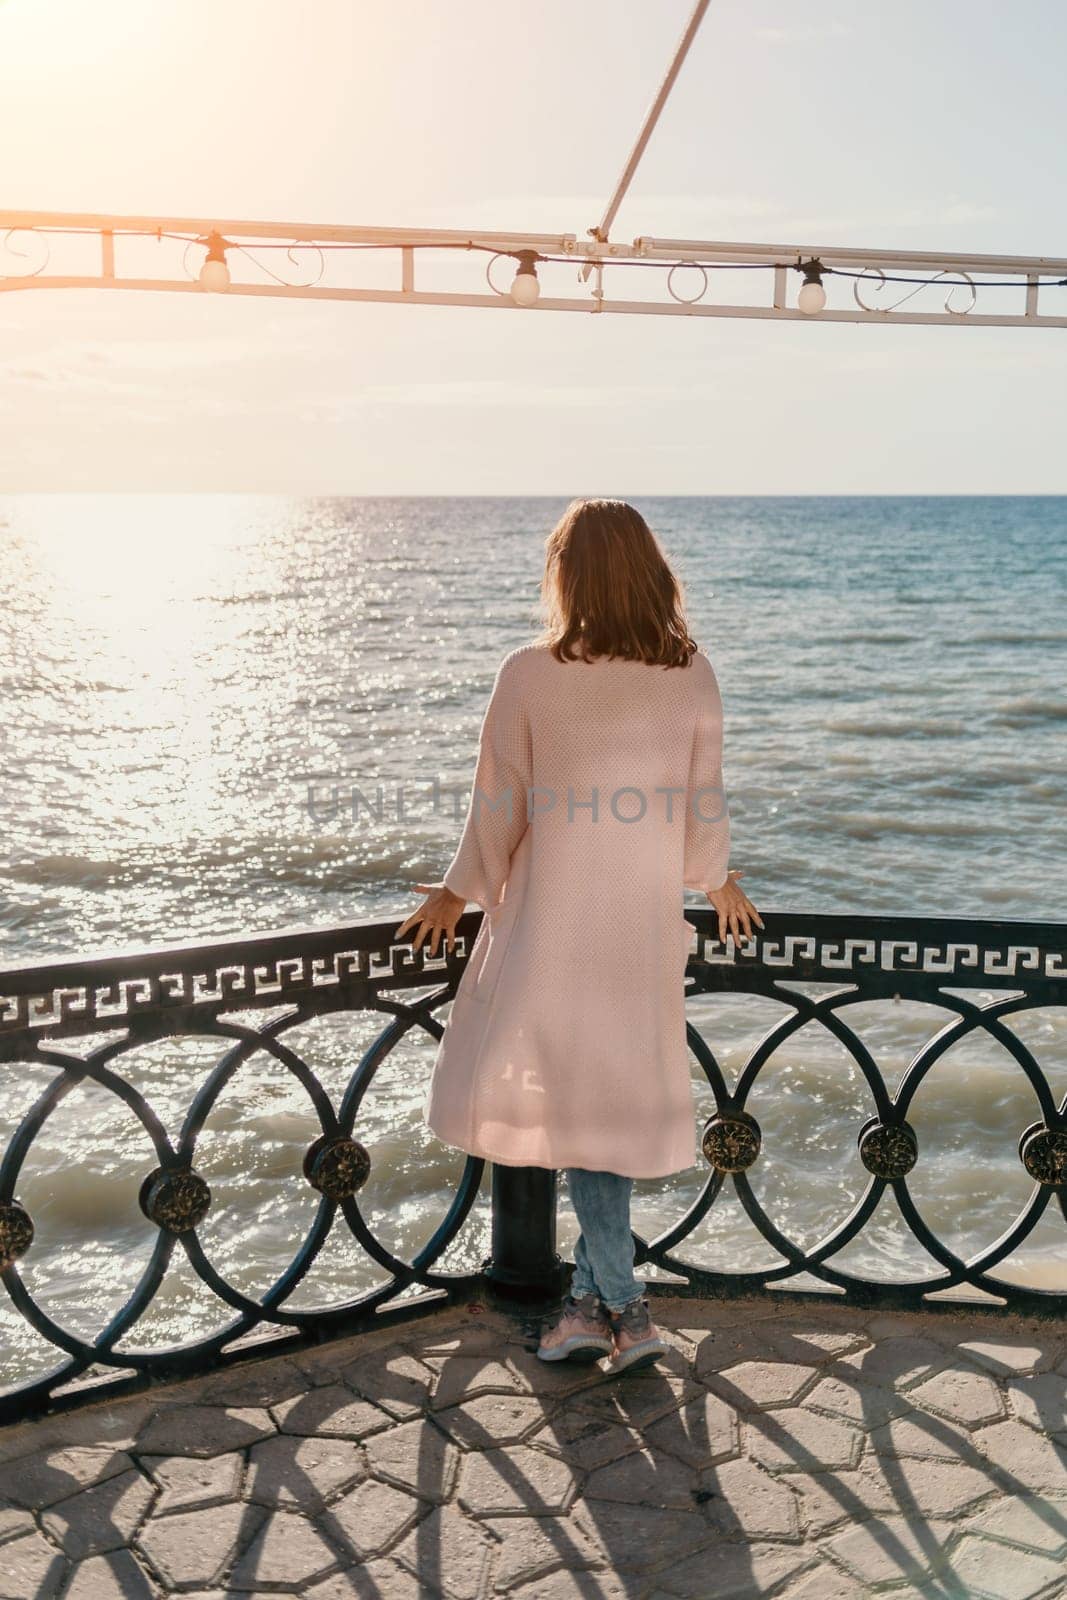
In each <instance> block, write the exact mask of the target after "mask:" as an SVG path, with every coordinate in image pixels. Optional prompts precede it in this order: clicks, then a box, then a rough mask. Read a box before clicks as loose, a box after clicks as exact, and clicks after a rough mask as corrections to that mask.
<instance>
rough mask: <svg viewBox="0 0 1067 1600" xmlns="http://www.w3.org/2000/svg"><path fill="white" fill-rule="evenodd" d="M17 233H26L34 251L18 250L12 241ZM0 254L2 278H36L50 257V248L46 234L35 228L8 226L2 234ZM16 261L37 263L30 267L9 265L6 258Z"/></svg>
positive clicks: (0, 274)
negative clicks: (0, 250)
mask: <svg viewBox="0 0 1067 1600" xmlns="http://www.w3.org/2000/svg"><path fill="white" fill-rule="evenodd" d="M19 234H28V235H29V237H30V238H31V239H32V240H33V243H34V252H33V254H32V255H31V253H30V252H29V251H28V250H20V249H19V248H18V246H17V245H16V244H14V243H13V242H12V241H13V240H14V239H15V238H16V237H17V236H18V235H19ZM0 248H2V254H0V277H4V278H36V277H39V276H40V274H41V273H42V272H43V271H44V269H45V267H47V265H48V263H49V261H50V260H51V259H52V248H51V246H50V245H49V243H48V235H47V234H46V233H41V232H39V231H38V229H36V228H8V229H7V231H6V232H5V234H4V236H3V242H2V246H0ZM9 257H11V258H14V259H15V260H18V261H34V260H36V262H37V265H36V266H35V267H34V266H30V267H24V266H19V267H11V266H9V265H8V258H9Z"/></svg>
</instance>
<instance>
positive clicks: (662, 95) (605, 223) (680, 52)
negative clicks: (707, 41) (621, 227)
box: [584, 0, 711, 277]
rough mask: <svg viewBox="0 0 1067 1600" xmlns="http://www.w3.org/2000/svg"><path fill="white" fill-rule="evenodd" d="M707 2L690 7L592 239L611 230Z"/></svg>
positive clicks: (698, 1) (702, 17)
mask: <svg viewBox="0 0 1067 1600" xmlns="http://www.w3.org/2000/svg"><path fill="white" fill-rule="evenodd" d="M710 3H711V0H697V3H696V5H695V6H694V8H693V15H692V16H691V17H690V18H689V22H688V25H687V27H686V30H685V32H684V33H683V34H682V38H681V42H680V44H679V45H678V48H677V50H676V51H675V52H674V59H673V60H672V62H671V64H670V66H669V67H668V68H667V75H666V77H665V78H664V80H663V82H662V83H661V84H660V86H659V90H658V92H657V94H656V98H655V99H654V100H653V102H652V104H651V105H650V106H649V108H648V113H647V115H646V117H645V120H644V122H643V123H642V125H641V132H640V133H639V134H638V135H637V142H636V144H635V145H634V147H633V149H632V150H631V151H630V159H629V160H628V161H627V163H626V165H625V167H624V168H623V169H622V176H621V177H620V178H619V181H618V183H617V184H616V185H615V191H614V193H613V194H612V196H611V199H610V200H609V201H608V204H607V209H606V210H605V212H604V215H603V216H602V217H601V219H600V221H599V222H598V223H597V225H596V227H595V228H590V229H589V232H590V233H591V234H592V236H593V238H594V239H597V240H599V241H600V242H601V243H603V242H604V241H605V240H606V239H607V237H608V235H609V234H610V232H611V225H612V223H613V222H614V221H615V218H616V216H617V214H618V210H619V207H620V206H621V205H622V202H623V199H624V197H625V195H626V191H627V189H628V188H629V187H630V184H631V182H632V180H633V175H634V173H635V172H636V171H637V167H638V163H639V162H640V160H641V157H642V156H643V155H644V153H645V149H646V147H647V145H648V141H649V140H650V139H651V137H652V134H653V131H654V129H655V126H656V123H657V122H658V121H659V118H660V112H661V111H662V110H663V107H664V106H665V105H666V104H667V97H668V95H669V94H670V92H671V90H672V89H673V88H674V80H675V79H676V78H677V76H678V74H679V72H681V70H682V62H683V61H684V60H685V58H686V56H687V55H688V54H689V46H690V45H691V44H692V42H693V40H694V39H695V38H696V34H697V29H698V28H699V27H700V24H701V22H703V20H704V13H705V11H706V10H707V9H708V6H709V5H710ZM589 270H590V267H589V266H587V267H586V268H585V271H584V276H586V277H588V276H589Z"/></svg>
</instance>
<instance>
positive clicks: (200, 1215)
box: [140, 1167, 211, 1233]
mask: <svg viewBox="0 0 1067 1600" xmlns="http://www.w3.org/2000/svg"><path fill="white" fill-rule="evenodd" d="M140 1202H141V1210H142V1211H143V1212H144V1214H145V1216H146V1217H148V1219H149V1220H150V1221H151V1222H154V1223H156V1224H157V1226H158V1227H160V1228H165V1229H166V1230H167V1232H168V1233H189V1232H190V1231H191V1230H192V1229H193V1228H195V1227H197V1225H198V1224H199V1223H201V1222H203V1220H204V1218H205V1217H206V1216H207V1214H208V1210H209V1209H210V1206H211V1190H210V1188H209V1187H208V1185H207V1183H206V1182H205V1181H204V1179H203V1178H202V1177H201V1176H200V1174H199V1173H198V1172H194V1171H193V1170H192V1168H191V1167H157V1168H156V1170H155V1171H154V1172H150V1173H149V1174H148V1177H147V1178H146V1179H145V1180H144V1182H143V1183H142V1185H141V1193H140Z"/></svg>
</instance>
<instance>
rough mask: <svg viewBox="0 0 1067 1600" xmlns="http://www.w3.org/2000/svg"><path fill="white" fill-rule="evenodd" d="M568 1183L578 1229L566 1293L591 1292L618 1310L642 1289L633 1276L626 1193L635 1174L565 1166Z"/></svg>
mask: <svg viewBox="0 0 1067 1600" xmlns="http://www.w3.org/2000/svg"><path fill="white" fill-rule="evenodd" d="M566 1172H567V1188H568V1189H569V1191H570V1197H571V1203H572V1204H573V1206H574V1212H575V1215H576V1217H577V1218H578V1226H579V1227H580V1228H581V1230H582V1231H581V1233H580V1234H579V1235H578V1238H577V1240H576V1241H575V1245H574V1276H573V1277H572V1279H571V1290H570V1292H571V1294H572V1295H574V1296H575V1297H576V1298H577V1297H579V1296H581V1295H583V1294H592V1293H596V1294H598V1295H599V1296H600V1298H601V1300H603V1302H604V1304H605V1305H606V1306H607V1307H608V1309H609V1310H611V1311H621V1310H622V1308H623V1306H625V1305H628V1304H629V1303H630V1301H631V1300H636V1299H637V1298H638V1296H639V1295H642V1294H644V1292H645V1285H644V1284H643V1283H642V1282H641V1281H640V1280H639V1279H637V1278H635V1277H634V1237H633V1234H632V1232H631V1231H630V1195H631V1193H632V1191H633V1186H634V1180H633V1179H632V1178H624V1177H622V1176H620V1174H619V1173H617V1172H593V1171H591V1170H589V1169H588V1168H587V1167H568V1168H567V1169H566Z"/></svg>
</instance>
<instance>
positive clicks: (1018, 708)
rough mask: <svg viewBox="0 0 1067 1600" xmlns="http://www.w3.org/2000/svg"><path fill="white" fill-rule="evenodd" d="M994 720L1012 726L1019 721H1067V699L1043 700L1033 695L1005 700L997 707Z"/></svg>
mask: <svg viewBox="0 0 1067 1600" xmlns="http://www.w3.org/2000/svg"><path fill="white" fill-rule="evenodd" d="M994 721H996V722H1007V723H1008V724H1009V725H1010V726H1012V727H1018V726H1019V725H1020V723H1021V722H1064V721H1067V700H1043V699H1040V698H1038V697H1037V696H1034V695H1023V696H1021V697H1020V698H1019V699H1018V700H1005V701H1003V702H1002V703H1001V704H1000V705H999V706H998V707H997V710H996V712H995V713H994Z"/></svg>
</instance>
